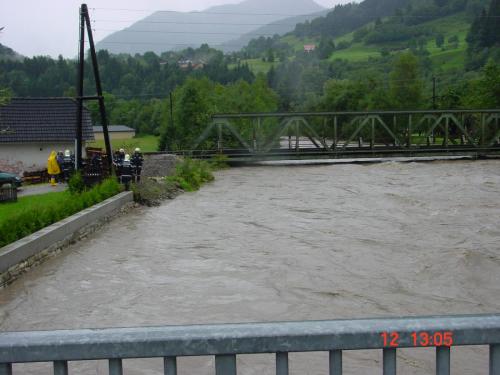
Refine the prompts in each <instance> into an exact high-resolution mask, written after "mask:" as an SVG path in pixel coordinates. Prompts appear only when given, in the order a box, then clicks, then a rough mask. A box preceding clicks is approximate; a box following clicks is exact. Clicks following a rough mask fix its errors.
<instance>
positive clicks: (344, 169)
mask: <svg viewBox="0 0 500 375" xmlns="http://www.w3.org/2000/svg"><path fill="white" fill-rule="evenodd" d="M499 198H500V161H476V162H470V161H468V162H467V161H466V162H464V161H460V162H433V163H422V164H416V163H409V164H400V163H394V162H390V163H382V164H374V165H328V166H293V167H291V166H286V167H285V166H279V167H248V168H237V169H230V170H226V171H222V172H218V174H217V179H216V181H215V182H214V183H212V184H209V185H207V186H205V187H203V188H202V189H201V190H200V191H199V192H196V193H189V194H184V195H182V196H180V197H178V198H177V199H175V200H174V201H171V202H168V203H165V204H164V205H163V206H161V207H158V208H151V209H143V210H140V211H139V212H137V213H134V214H130V215H127V216H125V217H121V218H119V219H117V220H115V221H114V222H112V223H111V224H109V225H108V226H107V227H106V228H105V229H104V230H102V231H101V232H99V233H98V234H96V235H95V236H93V238H91V239H88V240H85V241H83V242H81V243H78V244H76V245H74V246H72V247H71V248H70V249H68V250H67V251H66V252H65V253H63V254H62V255H61V256H59V257H57V258H54V259H52V260H50V261H48V262H46V263H45V264H43V265H41V266H40V267H38V268H36V269H34V270H32V271H31V272H29V273H28V274H26V275H24V276H23V277H22V278H21V279H19V280H18V281H16V282H15V283H14V284H12V285H10V286H9V287H7V288H6V289H3V290H0V304H1V305H0V306H1V307H0V329H1V330H2V331H13V330H41V329H43V330H45V329H61V328H62V329H66V328H84V327H85V328H87V327H119V326H148V325H171V324H192V323H223V322H250V321H280V320H303V319H305V320H311V319H338V318H360V317H377V316H395V315H429V314H462V313H467V314H470V313H498V312H499V311H500V298H499V297H500V241H499V240H500V225H499V224H500V219H499V218H500V200H499ZM398 353H399V354H398V371H399V373H402V374H431V373H433V371H435V370H434V366H435V364H434V351H433V350H432V349H430V348H423V349H422V348H421V349H404V350H400V351H398ZM272 359H273V356H272V355H258V356H240V357H238V366H239V369H238V373H239V374H249V375H250V374H273V373H274V364H273V361H272ZM381 359H382V354H381V351H380V350H375V351H361V352H349V353H345V355H344V368H345V373H346V374H378V373H381V371H382V370H381ZM213 366H214V365H213V359H212V358H205V357H204V358H185V359H184V358H183V359H180V360H179V373H180V374H212V373H213ZM290 367H291V373H292V374H314V375H316V374H318V375H319V374H326V373H327V372H326V371H327V354H326V353H301V354H291V356H290ZM487 367H488V352H487V350H486V348H484V347H478V348H453V350H452V373H454V374H485V373H486V372H487ZM124 369H125V373H126V374H134V375H135V374H161V373H162V372H161V371H162V362H161V360H159V359H147V360H145V359H144V360H126V361H124ZM50 370H51V367H50V365H49V364H29V365H15V366H14V373H16V371H17V373H22V374H49V373H50ZM70 370H71V371H72V373H73V374H105V373H107V372H106V371H107V364H106V362H104V361H96V362H86V363H71V365H70Z"/></svg>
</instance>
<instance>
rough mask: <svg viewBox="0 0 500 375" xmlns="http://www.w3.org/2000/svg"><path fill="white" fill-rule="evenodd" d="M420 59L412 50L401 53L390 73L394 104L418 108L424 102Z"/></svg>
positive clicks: (399, 106)
mask: <svg viewBox="0 0 500 375" xmlns="http://www.w3.org/2000/svg"><path fill="white" fill-rule="evenodd" d="M419 77H420V74H419V66H418V60H417V58H416V57H415V55H413V54H412V53H411V52H408V53H403V54H401V55H400V56H399V57H398V58H397V59H396V61H395V62H394V67H393V70H392V72H391V75H390V93H391V98H392V102H393V103H394V106H395V107H397V108H399V109H416V108H419V107H420V106H421V104H422V82H421V80H420V78H419Z"/></svg>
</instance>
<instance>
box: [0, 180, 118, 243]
mask: <svg viewBox="0 0 500 375" xmlns="http://www.w3.org/2000/svg"><path fill="white" fill-rule="evenodd" d="M121 189H122V187H121V186H120V185H119V184H118V182H117V181H116V180H115V179H109V180H106V181H104V182H103V183H102V184H100V185H97V186H95V187H93V188H92V189H90V190H87V191H84V192H82V193H80V194H71V193H70V192H69V191H64V192H60V193H48V194H42V195H35V196H28V197H22V198H19V199H18V201H17V202H13V203H5V204H2V205H0V247H2V246H5V245H8V244H9V243H12V242H14V241H17V240H19V239H21V238H23V237H26V236H28V235H30V234H32V233H34V232H36V231H38V230H40V229H42V228H45V227H46V226H49V225H51V224H53V223H55V222H57V221H59V220H62V219H64V218H66V217H68V216H71V215H73V214H75V213H77V212H79V211H81V210H83V209H85V208H87V207H90V206H92V205H94V204H96V203H99V202H102V201H103V200H105V199H107V198H110V197H112V196H113V195H116V194H118V193H119V192H120V191H121Z"/></svg>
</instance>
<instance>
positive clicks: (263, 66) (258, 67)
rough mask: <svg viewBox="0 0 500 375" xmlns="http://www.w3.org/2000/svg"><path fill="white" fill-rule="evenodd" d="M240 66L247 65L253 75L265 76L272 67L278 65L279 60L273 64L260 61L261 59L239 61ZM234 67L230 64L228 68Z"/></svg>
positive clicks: (234, 65)
mask: <svg viewBox="0 0 500 375" xmlns="http://www.w3.org/2000/svg"><path fill="white" fill-rule="evenodd" d="M241 63H242V64H248V67H249V68H250V70H251V71H252V72H253V73H254V74H259V73H264V74H267V72H268V71H269V70H271V67H272V66H277V65H278V64H279V60H278V59H275V61H274V62H272V63H271V62H267V61H262V59H246V60H241ZM234 67H236V64H230V65H229V68H234Z"/></svg>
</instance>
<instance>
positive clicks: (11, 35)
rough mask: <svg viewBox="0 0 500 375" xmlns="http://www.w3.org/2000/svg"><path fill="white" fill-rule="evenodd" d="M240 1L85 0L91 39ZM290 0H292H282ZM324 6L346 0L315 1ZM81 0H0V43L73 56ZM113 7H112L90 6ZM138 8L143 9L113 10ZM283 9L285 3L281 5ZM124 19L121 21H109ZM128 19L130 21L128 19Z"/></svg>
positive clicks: (30, 52)
mask: <svg viewBox="0 0 500 375" xmlns="http://www.w3.org/2000/svg"><path fill="white" fill-rule="evenodd" d="M240 1H241V0H182V1H178V0H176V1H174V0H141V1H137V0H88V1H87V2H86V3H87V4H88V6H89V8H91V9H90V13H91V18H92V19H93V20H95V29H96V32H95V39H96V41H99V40H100V39H102V38H103V37H105V36H106V35H107V34H110V31H104V30H117V29H122V28H124V27H126V26H129V25H130V24H131V23H132V22H133V21H137V20H139V19H141V18H144V17H145V16H147V15H149V14H150V13H152V11H153V10H176V11H191V10H204V9H206V8H208V7H210V6H213V5H221V4H231V3H238V2H240ZM286 1H293V0H284V3H285V2H286ZM315 1H316V2H317V3H318V4H320V5H323V6H325V7H332V6H333V5H334V4H336V3H341V2H342V3H345V2H347V0H315ZM81 3H82V0H45V1H42V0H0V27H5V30H4V31H3V32H2V33H1V34H0V43H2V44H4V45H7V46H9V47H11V48H13V49H14V50H16V51H17V52H19V53H21V54H23V55H25V56H33V55H50V56H53V57H57V56H58V55H59V54H62V55H63V56H64V57H74V56H76V55H77V51H78V8H79V6H80V4H81ZM93 7H95V8H115V9H114V10H110V9H108V10H106V9H92V8H93ZM116 8H120V9H134V10H135V9H142V10H144V11H130V10H119V11H118V10H116ZM283 9H286V6H284V7H283ZM110 20H114V21H124V22H110ZM129 21H130V22H129Z"/></svg>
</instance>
